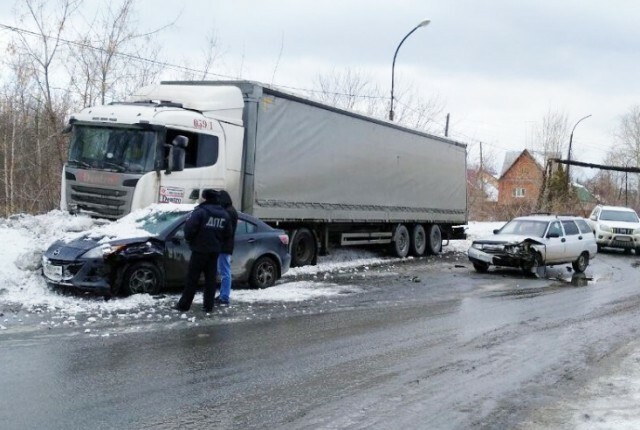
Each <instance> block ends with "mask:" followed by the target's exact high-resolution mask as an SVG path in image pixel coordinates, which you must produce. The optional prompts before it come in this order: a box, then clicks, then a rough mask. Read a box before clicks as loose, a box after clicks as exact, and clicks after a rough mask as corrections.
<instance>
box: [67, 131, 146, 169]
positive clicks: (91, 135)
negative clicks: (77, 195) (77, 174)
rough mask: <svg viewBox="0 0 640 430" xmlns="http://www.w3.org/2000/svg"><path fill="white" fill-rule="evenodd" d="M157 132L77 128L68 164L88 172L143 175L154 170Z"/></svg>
mask: <svg viewBox="0 0 640 430" xmlns="http://www.w3.org/2000/svg"><path fill="white" fill-rule="evenodd" d="M157 136H158V134H157V132H156V131H153V130H141V129H135V128H121V127H99V126H98V127H96V126H88V125H75V126H74V127H73V135H72V137H71V147H70V149H69V160H68V161H69V165H71V166H75V167H82V168H86V169H99V170H110V171H115V172H127V173H143V172H149V171H151V170H153V168H154V159H155V154H156V142H157Z"/></svg>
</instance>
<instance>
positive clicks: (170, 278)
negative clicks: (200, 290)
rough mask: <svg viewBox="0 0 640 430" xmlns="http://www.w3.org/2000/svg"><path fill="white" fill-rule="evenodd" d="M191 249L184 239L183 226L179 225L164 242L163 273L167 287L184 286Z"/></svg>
mask: <svg viewBox="0 0 640 430" xmlns="http://www.w3.org/2000/svg"><path fill="white" fill-rule="evenodd" d="M190 258H191V249H189V244H188V243H187V240H186V239H185V238H184V224H181V225H180V226H179V227H178V228H177V229H176V230H175V231H174V232H173V233H171V234H170V235H169V236H168V237H167V240H166V241H165V252H164V273H165V282H166V284H167V286H176V285H184V283H185V281H186V279H187V269H188V267H189V259H190Z"/></svg>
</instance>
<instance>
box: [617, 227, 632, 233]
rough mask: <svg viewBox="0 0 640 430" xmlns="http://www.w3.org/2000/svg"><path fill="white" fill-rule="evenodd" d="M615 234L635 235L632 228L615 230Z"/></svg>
mask: <svg viewBox="0 0 640 430" xmlns="http://www.w3.org/2000/svg"><path fill="white" fill-rule="evenodd" d="M613 233H614V234H633V229H632V228H615V227H614V228H613Z"/></svg>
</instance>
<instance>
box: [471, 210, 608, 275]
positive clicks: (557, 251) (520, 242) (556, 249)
mask: <svg viewBox="0 0 640 430" xmlns="http://www.w3.org/2000/svg"><path fill="white" fill-rule="evenodd" d="M493 233H494V235H493V236H489V237H484V238H481V239H477V240H474V241H473V243H472V244H471V248H469V251H468V255H469V260H470V261H471V263H472V264H473V267H474V268H475V270H476V271H478V272H482V273H484V272H486V271H487V270H488V269H489V267H490V266H492V265H493V266H506V267H519V268H521V269H522V270H523V271H524V272H525V273H526V274H529V273H536V272H537V269H538V268H539V267H543V266H553V265H556V264H565V263H571V264H572V266H573V269H574V270H575V271H576V272H584V271H585V270H586V268H587V266H588V265H589V260H590V259H592V258H594V257H595V255H596V252H597V246H596V241H595V238H594V236H593V232H592V231H591V228H590V227H589V225H588V224H587V222H586V220H585V219H583V218H580V217H574V216H556V215H530V216H524V217H518V218H514V219H513V220H511V221H509V222H508V223H507V224H505V225H504V226H503V227H502V228H501V229H499V230H494V232H493Z"/></svg>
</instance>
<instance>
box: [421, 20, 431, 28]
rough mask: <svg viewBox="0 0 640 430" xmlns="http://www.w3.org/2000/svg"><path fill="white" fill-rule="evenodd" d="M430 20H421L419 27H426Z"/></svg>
mask: <svg viewBox="0 0 640 430" xmlns="http://www.w3.org/2000/svg"><path fill="white" fill-rule="evenodd" d="M430 22H431V20H428V19H425V20H424V21H422V22H420V24H418V27H426V26H427V25H429V23H430Z"/></svg>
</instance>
